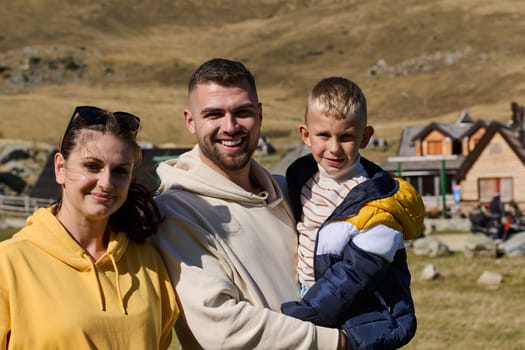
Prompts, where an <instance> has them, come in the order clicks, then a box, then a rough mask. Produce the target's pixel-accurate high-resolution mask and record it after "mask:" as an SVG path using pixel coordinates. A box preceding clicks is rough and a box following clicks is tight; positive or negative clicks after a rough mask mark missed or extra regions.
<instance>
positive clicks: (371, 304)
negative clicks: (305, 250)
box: [282, 155, 416, 350]
mask: <svg viewBox="0 0 525 350" xmlns="http://www.w3.org/2000/svg"><path fill="white" fill-rule="evenodd" d="M361 163H362V164H363V166H364V167H365V169H366V171H367V173H368V175H369V178H370V179H369V180H367V181H365V182H363V183H362V184H360V185H357V186H356V187H354V188H353V189H352V191H350V193H349V194H348V196H347V197H346V198H345V200H344V201H343V203H342V204H341V205H340V206H339V207H338V208H336V210H334V212H333V213H332V215H331V216H330V217H329V218H328V219H327V220H326V222H325V223H324V224H323V225H325V224H326V223H327V222H330V221H332V220H336V219H341V218H343V219H344V218H348V217H352V216H355V215H356V214H357V212H358V211H359V209H360V208H361V207H363V206H365V205H366V204H367V202H369V201H371V200H374V199H378V198H388V197H390V196H392V195H393V194H394V193H395V192H396V191H397V190H398V187H399V186H398V182H397V181H396V180H395V179H393V178H392V176H391V175H390V174H388V173H387V172H385V171H383V170H382V169H381V168H380V167H378V166H377V165H375V164H374V163H372V162H369V161H368V160H366V159H364V158H361ZM317 170H318V168H317V164H316V163H315V161H314V159H313V157H312V156H311V155H308V156H305V157H302V158H300V159H298V160H297V161H295V162H294V163H293V164H292V165H291V166H290V167H289V169H288V171H287V174H286V178H287V184H288V190H289V194H290V201H291V205H292V210H293V212H294V215H295V217H296V219H297V220H298V219H300V217H301V211H302V206H301V202H300V193H301V188H302V187H303V185H304V183H305V182H306V181H307V180H308V179H309V178H310V177H311V176H312V175H313V174H314V173H315V172H316V171H317ZM321 227H323V226H321ZM314 270H315V279H316V283H315V284H314V285H313V286H312V287H311V288H310V289H309V290H308V292H307V293H306V295H305V296H304V297H303V299H302V300H301V301H300V302H288V303H284V304H283V305H282V311H283V313H285V314H288V315H291V316H294V317H297V318H300V319H302V320H305V321H311V322H313V323H315V324H317V325H321V326H326V327H333V328H344V329H345V330H346V332H347V334H348V340H349V342H350V344H351V346H352V348H353V349H356V350H357V349H395V348H399V347H401V346H403V345H405V344H407V343H408V342H409V341H410V339H412V338H413V336H414V335H415V332H416V316H415V310H414V303H413V301H412V296H411V292H410V280H411V277H410V272H409V269H408V266H407V257H406V250H405V249H404V248H403V249H399V250H398V251H397V252H396V255H395V257H394V260H393V261H392V262H391V263H389V262H388V261H386V260H384V259H383V258H381V257H380V256H377V255H374V254H372V253H369V252H366V251H364V250H362V249H360V248H359V247H357V246H356V245H355V244H353V243H352V241H351V240H350V242H349V244H348V245H347V246H346V247H345V248H344V250H343V252H342V255H341V256H333V255H331V256H328V255H316V257H315V261H314Z"/></svg>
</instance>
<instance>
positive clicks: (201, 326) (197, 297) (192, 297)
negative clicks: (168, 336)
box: [155, 207, 338, 349]
mask: <svg viewBox="0 0 525 350" xmlns="http://www.w3.org/2000/svg"><path fill="white" fill-rule="evenodd" d="M164 209H166V208H164ZM177 209H178V210H177V212H180V211H181V208H180V207H178V208H177ZM186 214H187V213H186ZM186 214H185V215H186ZM196 215H198V213H196ZM197 222H199V220H198V219H197V218H195V220H191V222H190V220H187V217H185V218H181V217H180V216H179V217H177V213H176V212H175V210H174V211H173V212H169V210H168V215H167V218H166V221H165V223H164V224H163V225H162V228H161V231H160V232H159V234H158V235H157V237H156V238H155V239H156V243H157V246H158V247H159V248H160V250H161V252H162V255H163V256H164V259H165V262H166V264H167V267H168V270H169V271H170V275H171V280H172V282H173V284H174V286H175V289H176V291H177V294H178V300H179V302H180V306H181V314H182V315H181V316H182V318H181V322H183V320H185V321H186V325H187V329H186V330H188V329H189V330H191V334H192V335H193V337H194V338H195V340H196V341H197V342H198V343H199V344H200V346H201V347H203V348H206V349H219V348H220V349H222V348H226V349H248V348H250V349H251V348H261V349H336V347H337V343H338V330H336V329H329V328H324V327H317V326H315V325H313V324H312V323H310V322H304V321H301V320H298V319H296V318H293V317H289V316H286V315H283V314H280V313H277V312H274V311H271V310H269V309H267V308H265V307H263V306H259V305H253V304H252V303H250V302H249V301H248V300H249V298H250V296H248V295H242V292H241V291H240V289H239V288H237V287H236V283H243V282H242V281H238V280H235V278H236V274H235V271H234V270H233V268H232V266H230V265H229V262H228V261H229V259H228V258H227V257H225V256H223V254H224V251H222V250H221V249H220V247H217V246H216V244H219V243H218V242H216V241H214V237H213V234H211V233H210V232H206V231H205V230H204V229H203V226H201V225H200V223H201V222H199V224H196V223H197ZM262 263H263V262H262ZM183 328H184V324H182V325H181V324H179V325H178V327H177V330H181V329H183ZM178 336H179V340H180V342H181V343H182V345H183V346H184V344H185V343H186V342H187V341H188V340H190V341H191V339H188V336H187V335H184V333H178ZM191 345H192V346H194V345H195V344H191Z"/></svg>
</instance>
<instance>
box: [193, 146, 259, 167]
mask: <svg viewBox="0 0 525 350" xmlns="http://www.w3.org/2000/svg"><path fill="white" fill-rule="evenodd" d="M203 141H204V142H201V143H200V144H199V148H200V151H201V152H202V154H203V155H204V156H205V157H206V158H208V159H210V160H211V161H212V162H213V163H214V164H215V165H217V166H218V167H219V168H221V169H223V170H225V171H237V170H241V169H243V168H244V167H245V166H246V165H247V164H248V163H249V162H250V160H251V158H252V155H253V153H254V152H255V149H256V148H257V144H256V143H253V144H248V145H247V146H246V147H243V148H242V149H240V150H239V151H238V152H235V153H227V154H223V153H221V152H219V150H218V148H217V147H215V144H214V143H212V142H211V141H209V139H208V140H203Z"/></svg>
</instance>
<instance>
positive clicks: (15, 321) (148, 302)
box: [0, 106, 178, 350]
mask: <svg viewBox="0 0 525 350" xmlns="http://www.w3.org/2000/svg"><path fill="white" fill-rule="evenodd" d="M138 128H139V118H138V117H136V116H134V115H131V114H129V113H125V112H115V113H110V112H107V111H104V110H101V109H99V108H97V107H90V106H83V107H77V108H76V109H75V111H74V113H73V115H72V117H71V119H70V121H69V124H68V126H67V128H66V131H65V133H64V137H63V140H62V144H61V146H60V151H59V152H58V153H56V154H55V156H54V162H55V163H54V164H55V176H56V181H57V183H58V184H59V185H60V186H61V188H62V195H61V199H59V200H58V201H57V202H56V203H54V204H52V205H51V206H50V207H48V208H41V209H38V210H37V211H36V212H35V213H34V214H33V215H31V216H30V217H29V218H28V219H27V225H26V226H25V227H24V228H22V229H21V230H20V231H19V232H18V233H16V234H15V235H14V236H13V237H12V238H11V239H9V240H7V241H4V242H2V243H0V281H1V283H0V349H67V350H70V349H73V350H80V349H167V348H168V347H169V345H170V343H171V340H172V334H173V324H174V322H175V319H176V318H177V315H178V308H177V305H176V301H175V294H174V291H173V289H172V287H171V283H170V281H169V277H168V273H167V271H166V269H165V267H164V265H163V261H162V259H161V257H160V255H159V254H158V252H157V251H156V250H155V248H154V247H153V246H152V245H151V244H150V243H147V242H145V240H146V238H147V237H149V236H151V235H152V234H153V233H154V232H155V231H156V229H157V227H158V225H159V223H160V222H161V216H160V213H159V211H158V208H157V207H156V205H155V201H154V200H153V197H152V194H151V193H149V192H148V191H146V190H145V189H144V188H143V187H142V186H140V185H138V184H136V183H134V182H133V180H132V178H133V177H132V174H133V170H134V169H135V167H136V166H137V164H138V163H139V162H140V160H141V151H140V147H139V146H138V144H137V141H136V134H137V130H138Z"/></svg>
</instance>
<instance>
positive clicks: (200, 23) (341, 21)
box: [0, 0, 525, 350]
mask: <svg viewBox="0 0 525 350" xmlns="http://www.w3.org/2000/svg"><path fill="white" fill-rule="evenodd" d="M523 18H525V2H523V1H520V0H498V1H496V0H455V1H452V0H434V1H431V0H368V1H365V0H348V1H339V0H317V1H313V0H243V1H234V0H221V1H206V0H181V1H170V0H158V1H142V2H139V1H125V0H108V1H100V0H96V1H86V0H9V1H4V2H3V3H2V5H1V6H0V19H1V20H0V138H6V139H11V138H18V139H25V140H34V141H45V142H49V143H52V144H58V142H59V139H60V137H61V136H62V132H63V128H64V127H65V124H66V123H67V119H68V118H69V116H70V113H71V111H72V110H73V108H74V106H76V105H84V104H94V105H98V106H101V107H104V108H108V109H111V110H126V111H129V112H132V113H136V114H138V115H140V116H141V118H142V120H143V124H142V130H141V134H140V138H141V139H142V140H143V141H149V142H153V143H155V144H164V143H175V144H178V145H188V144H192V143H193V139H192V137H191V135H189V133H187V132H186V130H184V128H183V123H182V110H183V108H184V106H185V103H186V82H187V80H188V78H189V76H190V74H191V72H192V71H193V70H194V69H195V68H196V67H197V66H198V65H199V64H200V63H202V62H203V61H205V60H207V59H209V58H212V57H227V58H233V59H238V60H241V61H243V62H244V63H245V64H246V65H247V66H248V68H250V69H251V70H252V71H253V72H254V73H255V75H256V79H257V82H258V88H259V93H260V99H261V101H262V103H263V109H264V122H263V133H264V134H266V135H267V136H269V137H270V140H271V142H272V143H273V144H274V145H275V146H276V147H277V148H280V149H286V148H287V147H289V146H290V145H291V144H294V143H296V142H299V138H298V136H297V134H296V131H295V129H296V126H297V124H298V123H300V122H301V121H302V116H303V109H304V102H305V96H306V94H307V93H308V90H309V88H310V87H311V86H312V85H313V84H314V83H315V82H317V81H318V80H319V79H320V78H322V77H326V76H332V75H342V76H346V77H349V78H351V79H353V80H355V81H356V82H357V83H358V84H359V85H360V86H361V87H362V88H363V90H364V92H365V94H366V96H367V99H368V105H369V121H370V123H371V124H373V125H374V127H375V129H376V135H377V136H379V137H384V138H386V139H387V140H388V142H389V143H390V145H391V146H392V147H391V148H390V149H389V150H388V151H387V152H379V151H372V150H368V151H365V155H366V156H367V157H369V158H370V159H371V160H374V161H376V162H381V161H382V160H384V159H385V157H387V156H388V155H393V153H395V151H396V147H397V145H398V143H399V137H400V133H401V129H402V127H403V126H405V125H408V124H427V123H429V122H431V121H436V122H452V121H454V120H456V119H457V118H458V116H459V114H460V113H461V111H463V110H468V112H469V113H470V115H471V116H472V117H473V118H474V119H493V120H507V119H509V117H510V115H511V113H510V102H511V101H517V102H518V103H520V104H524V103H525V59H524V55H525V25H524V22H523ZM427 263H433V264H435V265H436V266H437V267H438V269H439V270H440V271H441V272H442V274H443V277H442V278H441V279H439V280H436V281H432V282H422V281H419V280H418V275H419V273H420V271H421V269H422V268H423V266H424V265H425V264H427ZM410 267H411V270H412V272H413V276H414V284H413V292H414V297H415V301H416V307H417V313H418V319H419V328H418V332H417V335H416V337H415V338H414V340H413V341H412V342H411V343H410V344H409V345H408V346H407V347H406V348H407V349H418V350H419V349H423V350H434V349H436V350H437V349H494V348H497V349H525V330H524V327H523V325H525V303H524V302H523V300H524V297H523V296H524V295H525V290H524V289H525V260H524V259H522V258H515V259H509V258H502V259H497V260H493V259H481V258H480V259H474V260H467V259H465V258H463V257H462V256H461V255H457V254H456V255H454V256H452V257H446V258H434V259H429V258H422V257H416V256H413V255H411V256H410ZM484 270H494V271H498V272H501V273H503V275H504V283H503V284H502V285H501V286H500V288H499V289H498V290H486V289H484V288H482V287H480V286H478V285H477V284H476V279H477V278H478V277H479V275H480V274H481V272H483V271H484Z"/></svg>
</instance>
